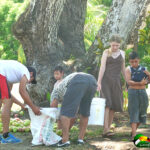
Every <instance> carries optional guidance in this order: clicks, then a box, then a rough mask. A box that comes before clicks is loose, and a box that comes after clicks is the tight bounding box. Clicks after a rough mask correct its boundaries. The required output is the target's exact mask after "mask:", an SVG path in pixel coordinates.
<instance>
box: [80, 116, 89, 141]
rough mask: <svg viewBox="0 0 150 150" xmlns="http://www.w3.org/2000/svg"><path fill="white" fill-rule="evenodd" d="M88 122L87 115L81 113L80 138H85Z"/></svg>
mask: <svg viewBox="0 0 150 150" xmlns="http://www.w3.org/2000/svg"><path fill="white" fill-rule="evenodd" d="M87 124H88V117H85V116H82V115H81V116H80V125H79V126H80V133H79V137H78V139H81V140H83V138H84V135H85V131H86V127H87Z"/></svg>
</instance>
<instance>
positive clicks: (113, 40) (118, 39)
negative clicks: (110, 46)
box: [109, 34, 121, 43]
mask: <svg viewBox="0 0 150 150" xmlns="http://www.w3.org/2000/svg"><path fill="white" fill-rule="evenodd" d="M109 42H117V43H121V37H120V36H119V35H117V34H116V35H112V36H111V38H110V40H109Z"/></svg>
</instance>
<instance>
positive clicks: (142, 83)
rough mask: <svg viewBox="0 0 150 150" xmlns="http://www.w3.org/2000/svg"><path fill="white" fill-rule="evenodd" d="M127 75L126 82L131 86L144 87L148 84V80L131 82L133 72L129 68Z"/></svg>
mask: <svg viewBox="0 0 150 150" xmlns="http://www.w3.org/2000/svg"><path fill="white" fill-rule="evenodd" d="M125 73H126V81H127V83H128V85H129V86H143V85H145V84H147V80H146V79H143V80H142V81H140V82H135V81H133V80H131V72H130V69H129V68H126V71H125Z"/></svg>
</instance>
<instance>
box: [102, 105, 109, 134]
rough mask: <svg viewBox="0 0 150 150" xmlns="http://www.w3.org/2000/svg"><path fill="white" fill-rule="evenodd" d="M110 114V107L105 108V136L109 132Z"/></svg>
mask: <svg viewBox="0 0 150 150" xmlns="http://www.w3.org/2000/svg"><path fill="white" fill-rule="evenodd" d="M109 112H110V109H109V108H108V107H106V108H105V115H104V129H103V134H106V133H107V132H108V131H109Z"/></svg>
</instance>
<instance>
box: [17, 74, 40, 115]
mask: <svg viewBox="0 0 150 150" xmlns="http://www.w3.org/2000/svg"><path fill="white" fill-rule="evenodd" d="M27 83H28V79H27V77H26V76H25V75H24V76H23V77H22V79H21V81H20V86H19V92H20V95H21V96H22V98H23V100H24V102H25V103H26V104H27V105H29V106H30V107H31V109H32V111H33V112H34V113H35V115H40V114H41V112H40V108H39V107H37V106H36V105H34V104H33V102H32V101H31V98H30V97H29V94H28V92H27V90H26V84H27Z"/></svg>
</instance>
